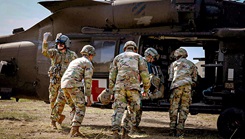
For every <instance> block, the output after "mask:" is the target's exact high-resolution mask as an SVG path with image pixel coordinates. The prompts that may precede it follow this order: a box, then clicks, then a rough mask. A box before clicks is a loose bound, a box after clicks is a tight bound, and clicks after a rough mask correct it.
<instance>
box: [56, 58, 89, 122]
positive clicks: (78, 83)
mask: <svg viewBox="0 0 245 139" xmlns="http://www.w3.org/2000/svg"><path fill="white" fill-rule="evenodd" d="M92 75H93V65H92V63H91V62H90V60H89V59H87V58H86V57H85V56H83V57H81V58H77V59H75V60H73V61H72V62H71V63H70V65H69V66H68V68H67V70H66V71H65V73H64V75H63V77H62V79H61V88H62V90H63V91H64V94H65V96H70V97H71V98H72V100H73V102H74V104H75V111H76V112H75V115H74V117H73V119H72V126H81V123H82V121H83V118H84V115H85V111H86V107H85V96H91V86H92Z"/></svg>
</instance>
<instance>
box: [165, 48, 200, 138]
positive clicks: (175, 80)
mask: <svg viewBox="0 0 245 139" xmlns="http://www.w3.org/2000/svg"><path fill="white" fill-rule="evenodd" d="M178 52H181V53H182V52H183V54H180V55H178V54H177V55H176V53H178ZM175 55H176V56H182V57H179V58H178V59H177V60H176V61H174V62H173V63H172V64H171V65H170V67H169V81H172V83H171V87H170V89H171V91H172V93H171V95H170V99H169V100H170V109H169V116H170V129H171V131H173V132H176V131H177V136H178V134H183V129H184V124H185V121H186V119H187V115H188V113H189V106H190V104H191V101H192V98H191V86H192V84H194V83H195V82H196V81H197V68H196V66H195V65H194V63H192V62H191V61H189V60H187V59H186V57H187V52H186V51H185V50H184V49H183V48H179V49H177V50H176V52H175ZM178 115H179V116H178Z"/></svg>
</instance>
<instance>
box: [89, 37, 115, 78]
mask: <svg viewBox="0 0 245 139" xmlns="http://www.w3.org/2000/svg"><path fill="white" fill-rule="evenodd" d="M110 43H111V44H110ZM92 45H93V46H94V47H95V52H96V55H95V57H94V58H93V63H94V72H100V73H105V72H108V71H109V67H110V64H111V63H112V61H113V59H114V57H115V53H116V50H117V46H118V39H117V38H108V37H107V38H93V40H92ZM102 48H106V49H102Z"/></svg>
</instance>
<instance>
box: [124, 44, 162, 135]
mask: <svg viewBox="0 0 245 139" xmlns="http://www.w3.org/2000/svg"><path fill="white" fill-rule="evenodd" d="M158 59H159V54H158V52H157V50H156V49H154V48H147V49H146V50H145V53H144V60H145V62H146V63H147V65H148V71H149V74H150V81H151V87H150V91H149V92H148V93H147V95H146V96H141V99H157V98H162V97H163V93H164V85H163V83H164V80H163V75H162V72H161V69H160V67H159V66H156V65H154V64H153V62H155V61H156V60H158ZM160 77H162V78H161V79H162V80H161V79H160ZM128 116H129V115H128V113H126V118H125V119H124V121H123V122H124V125H128V123H129V122H130V121H129V120H128V119H129V118H128ZM141 116H142V109H140V110H138V111H137V112H136V127H135V129H136V130H131V132H130V134H131V135H132V134H141V133H145V132H144V131H142V130H140V128H139V124H140V121H141ZM133 131H135V132H133Z"/></svg>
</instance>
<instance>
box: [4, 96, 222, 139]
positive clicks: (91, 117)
mask: <svg viewBox="0 0 245 139" xmlns="http://www.w3.org/2000/svg"><path fill="white" fill-rule="evenodd" d="M69 111H70V108H69V107H68V106H66V107H65V109H64V114H65V115H66V116H67V117H66V119H65V120H64V122H63V124H62V127H59V129H58V130H54V129H51V128H50V119H49V113H50V108H49V104H46V103H45V102H42V101H37V100H25V99H21V100H20V101H19V102H15V100H0V139H34V138H35V139H66V138H69V136H68V134H69V131H70V118H69ZM112 113H113V111H112V109H103V108H92V107H87V111H86V115H85V118H84V121H83V123H82V127H81V128H80V131H81V132H82V133H83V134H84V137H79V138H87V139H101V138H104V139H106V138H111V136H112V133H111V131H110V127H111V120H110V119H111V115H112ZM217 118H218V115H211V114H197V115H189V116H188V119H187V121H186V127H185V128H186V131H185V133H186V134H185V138H189V139H197V138H198V139H219V138H221V137H220V136H219V135H218V131H217V127H216V121H217ZM168 125H169V117H168V113H167V112H152V111H144V112H143V117H142V122H141V124H140V127H141V129H142V130H144V131H145V132H146V134H142V135H139V136H132V138H137V139H172V138H173V137H169V136H168V132H169V128H168Z"/></svg>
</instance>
